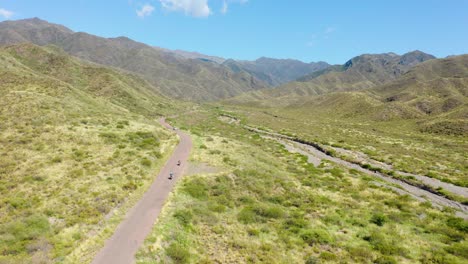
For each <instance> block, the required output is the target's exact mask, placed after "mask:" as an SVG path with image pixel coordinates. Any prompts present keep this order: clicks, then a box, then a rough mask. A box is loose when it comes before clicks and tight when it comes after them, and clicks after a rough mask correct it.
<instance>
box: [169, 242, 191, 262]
mask: <svg viewBox="0 0 468 264" xmlns="http://www.w3.org/2000/svg"><path fill="white" fill-rule="evenodd" d="M166 254H167V255H168V256H169V257H170V258H171V259H172V260H173V261H174V262H175V263H181V264H183V263H189V260H190V253H189V252H188V250H187V249H186V248H185V247H184V246H182V245H181V244H179V243H177V242H174V243H172V244H171V245H169V247H168V248H167V249H166Z"/></svg>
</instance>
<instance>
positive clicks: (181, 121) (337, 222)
mask: <svg viewBox="0 0 468 264" xmlns="http://www.w3.org/2000/svg"><path fill="white" fill-rule="evenodd" d="M263 110H264V111H268V112H269V113H270V110H269V109H263ZM249 111H251V112H252V113H254V112H255V110H249ZM221 113H222V112H219V111H218V110H216V109H206V111H200V112H194V113H191V114H190V115H187V116H184V117H182V118H177V119H174V120H172V122H175V123H176V124H177V125H178V126H180V127H181V128H184V129H188V130H189V131H190V132H191V134H192V135H193V138H194V143H195V148H194V150H193V152H192V158H191V163H192V164H196V165H199V166H200V167H202V165H204V167H205V168H206V167H207V168H212V169H211V170H205V171H203V170H201V171H200V170H198V171H196V172H195V173H194V174H195V175H190V176H187V177H185V178H183V180H182V182H181V183H180V184H179V185H178V186H177V188H176V190H175V192H174V194H173V195H172V196H171V197H170V199H169V201H168V202H167V205H166V206H165V208H164V210H163V212H162V214H161V215H160V217H159V219H158V221H157V222H156V224H155V226H154V229H153V232H152V233H151V235H150V236H148V237H147V239H146V241H145V245H144V246H143V247H142V248H141V249H140V251H139V253H138V254H137V263H139V264H143V263H464V262H466V258H467V257H468V256H467V255H466V253H465V252H466V249H467V243H466V238H467V233H466V232H467V230H466V221H465V222H464V220H462V219H461V218H456V217H453V215H452V212H450V210H444V211H440V210H438V209H435V208H432V207H431V205H430V204H429V203H421V202H418V201H416V200H414V199H412V198H410V196H407V195H402V196H400V195H398V193H397V192H393V191H392V190H389V189H387V188H385V187H382V185H381V184H380V181H379V180H378V179H376V178H374V177H370V176H367V175H365V174H362V173H359V172H358V171H357V170H354V169H351V170H349V169H347V168H344V167H341V166H340V165H338V164H335V163H330V162H326V161H322V163H321V164H320V165H319V166H317V167H314V166H313V165H312V164H310V163H307V158H306V157H305V156H301V155H299V154H291V153H289V152H288V151H287V150H286V149H285V148H284V147H283V146H282V145H279V144H278V143H276V142H275V141H273V140H267V139H264V138H262V137H261V136H260V135H259V134H257V133H253V132H249V131H248V130H246V129H243V128H242V127H241V126H240V125H238V124H236V123H235V122H233V123H230V122H224V121H223V119H222V118H220V114H221ZM257 113H258V114H259V115H260V114H261V113H262V112H261V111H258V112H257ZM262 118H263V119H264V120H266V121H265V122H263V123H266V122H268V121H270V119H269V118H268V115H267V114H263V115H262ZM271 118H272V119H273V118H274V117H271ZM286 118H291V116H286V115H282V116H279V117H278V118H277V119H285V120H286ZM309 120H310V119H304V122H308V121H309ZM250 121H254V120H253V119H251V118H250V116H249V118H248V122H250ZM255 121H259V120H255ZM259 123H260V122H259ZM296 124H299V121H298V122H297V123H295V124H293V123H288V122H281V126H283V128H285V129H286V128H287V129H288V131H291V130H294V129H297V128H298V127H299V126H296ZM269 125H271V126H273V124H269ZM303 128H304V129H311V128H312V126H307V127H303ZM345 128H348V126H345V127H344V129H345ZM297 131H300V133H301V135H304V134H306V132H308V134H312V133H314V131H313V130H308V131H306V130H299V129H297ZM213 168H214V169H213Z"/></svg>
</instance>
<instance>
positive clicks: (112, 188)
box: [0, 44, 176, 263]
mask: <svg viewBox="0 0 468 264" xmlns="http://www.w3.org/2000/svg"><path fill="white" fill-rule="evenodd" d="M0 62H1V64H2V67H0V76H1V77H0V78H1V80H2V85H1V88H0V90H1V93H2V96H1V97H0V105H2V107H1V108H0V131H1V132H0V157H1V158H0V197H1V198H0V215H2V217H0V262H1V263H31V262H32V260H33V259H34V261H38V259H40V261H39V262H37V263H51V262H64V261H65V260H66V261H71V262H74V263H76V262H82V261H89V258H90V257H92V253H93V252H95V251H96V249H97V248H98V247H97V246H96V245H101V244H102V243H103V241H104V239H106V238H107V237H108V236H109V235H110V234H111V233H112V230H113V228H115V226H116V223H118V219H120V218H121V217H122V214H123V213H124V212H119V211H114V209H115V208H123V209H125V208H128V207H129V206H130V205H131V203H133V202H134V201H135V200H137V199H138V198H139V197H140V196H141V194H142V193H143V191H144V190H145V188H147V186H148V185H149V183H151V182H152V179H153V175H155V172H157V170H158V169H159V167H160V166H161V165H162V164H163V163H164V160H165V158H166V157H167V155H168V154H169V153H170V149H171V148H172V146H173V145H174V144H175V143H176V139H175V138H174V137H172V136H170V133H168V132H166V130H165V129H163V128H162V127H161V126H160V125H159V124H158V123H157V121H156V120H155V119H154V117H156V116H157V115H158V114H159V113H164V112H165V111H167V109H166V108H164V107H163V106H161V105H169V102H166V101H165V100H166V99H163V98H161V97H159V96H158V95H157V94H154V93H152V92H151V88H150V87H148V86H147V84H145V83H144V82H143V81H141V80H140V79H138V78H137V77H134V76H130V75H126V74H123V73H119V72H116V71H114V70H110V69H106V68H102V67H98V66H94V65H89V64H87V63H84V62H80V61H78V60H76V59H73V58H71V57H68V56H66V55H64V54H62V53H59V52H57V51H55V50H54V49H53V48H41V47H37V46H34V45H30V44H22V45H16V46H10V47H6V48H1V49H0ZM134 87H139V88H140V90H136V89H134ZM142 98H146V100H143V99H142ZM78 248H79V250H77V249H78Z"/></svg>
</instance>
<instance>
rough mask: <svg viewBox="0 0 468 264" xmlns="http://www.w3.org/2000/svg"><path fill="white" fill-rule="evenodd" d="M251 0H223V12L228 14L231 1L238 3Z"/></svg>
mask: <svg viewBox="0 0 468 264" xmlns="http://www.w3.org/2000/svg"><path fill="white" fill-rule="evenodd" d="M248 1H249V0H223V5H222V7H221V13H222V14H226V13H227V11H228V9H229V4H231V3H238V4H245V3H247V2H248Z"/></svg>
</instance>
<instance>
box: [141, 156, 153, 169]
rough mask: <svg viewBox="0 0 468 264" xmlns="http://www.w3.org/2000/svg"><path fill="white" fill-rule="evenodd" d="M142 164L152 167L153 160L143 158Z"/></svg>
mask: <svg viewBox="0 0 468 264" xmlns="http://www.w3.org/2000/svg"><path fill="white" fill-rule="evenodd" d="M141 165H143V166H145V167H151V160H149V159H148V158H143V159H142V160H141Z"/></svg>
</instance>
